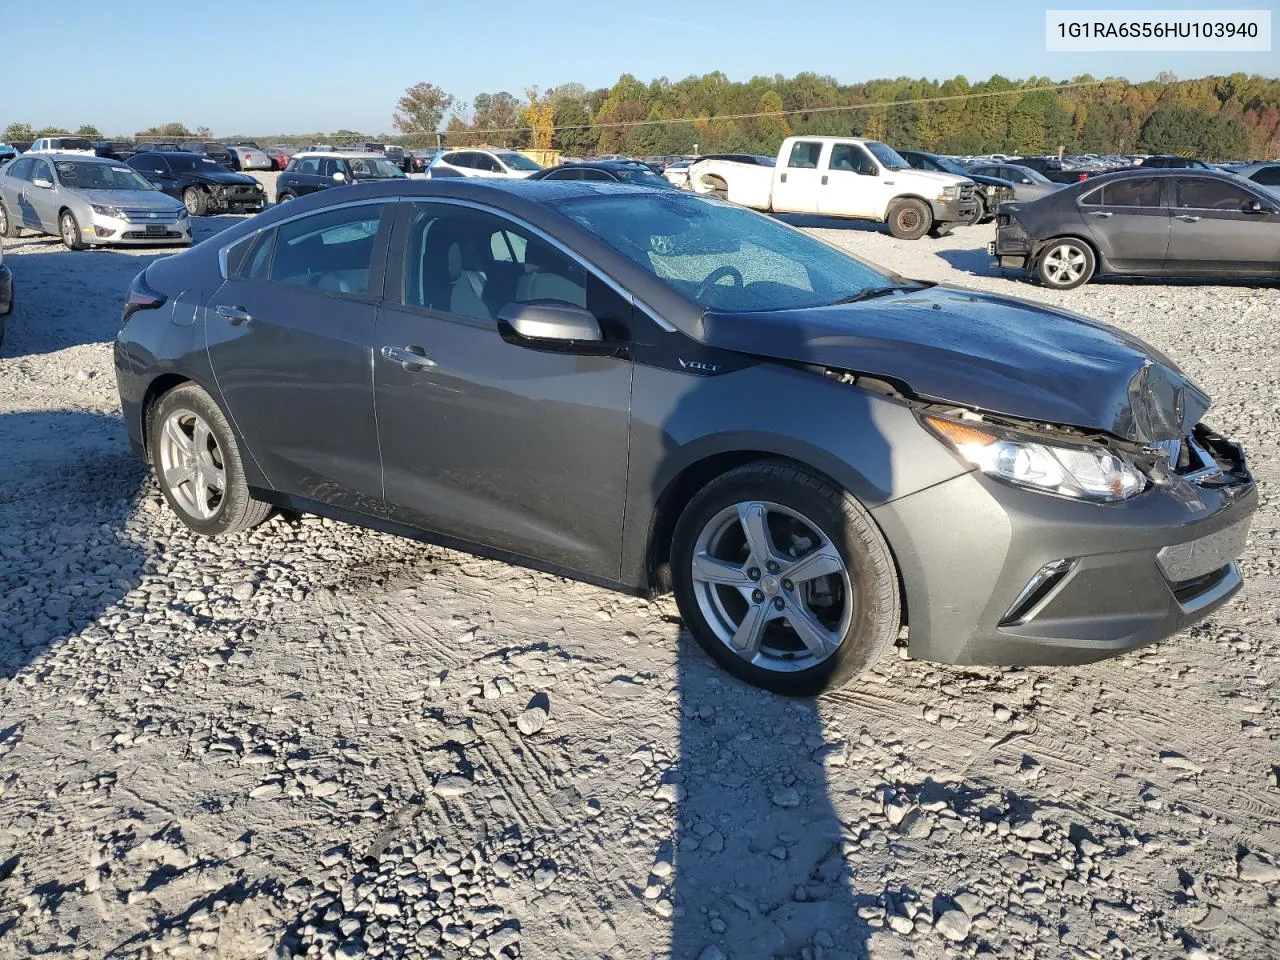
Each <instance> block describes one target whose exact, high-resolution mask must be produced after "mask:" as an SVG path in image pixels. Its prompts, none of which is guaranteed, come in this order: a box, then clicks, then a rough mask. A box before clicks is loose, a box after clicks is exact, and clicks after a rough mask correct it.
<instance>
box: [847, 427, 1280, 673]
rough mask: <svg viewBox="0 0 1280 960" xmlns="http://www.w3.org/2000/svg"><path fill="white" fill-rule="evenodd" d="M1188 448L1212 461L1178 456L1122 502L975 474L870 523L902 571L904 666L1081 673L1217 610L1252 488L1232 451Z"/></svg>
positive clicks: (1215, 442) (1199, 436)
mask: <svg viewBox="0 0 1280 960" xmlns="http://www.w3.org/2000/svg"><path fill="white" fill-rule="evenodd" d="M1187 446H1188V448H1191V447H1192V446H1194V447H1196V448H1198V449H1199V450H1201V451H1203V453H1204V455H1205V456H1206V457H1207V458H1208V460H1209V461H1210V462H1208V463H1205V462H1201V461H1200V460H1199V454H1195V458H1191V457H1187V458H1183V457H1181V456H1180V453H1176V452H1175V453H1173V454H1171V455H1170V457H1169V459H1168V467H1167V469H1164V470H1156V471H1154V472H1153V474H1152V483H1151V486H1150V487H1149V489H1148V490H1147V491H1145V492H1144V493H1142V494H1140V495H1138V496H1136V497H1134V498H1132V499H1130V500H1126V501H1122V502H1118V503H1107V504H1099V503H1090V502H1083V501H1078V500H1071V499H1067V498H1063V497H1057V496H1051V495H1046V494H1043V493H1038V492H1035V491H1031V490H1027V489H1024V488H1020V487H1015V486H1012V485H1009V484H1006V483H1002V482H1000V481H998V480H994V479H991V478H989V477H986V476H984V475H982V474H981V473H978V472H972V473H967V474H964V475H963V476H960V477H957V478H955V479H953V480H949V481H947V482H945V483H941V484H938V485H936V486H934V487H931V488H929V489H927V490H923V491H920V492H919V493H915V494H912V495H910V496H907V497H903V498H901V499H900V500H896V501H892V502H890V503H887V504H884V505H882V506H880V507H878V508H876V509H875V510H873V511H872V512H873V515H874V516H875V518H876V520H877V521H878V522H879V523H880V526H881V528H882V529H883V530H884V532H885V535H886V537H887V538H888V539H889V542H890V545H891V546H892V548H893V550H894V554H895V557H896V558H897V560H898V562H899V566H900V569H901V572H902V579H903V583H904V585H905V591H906V597H905V601H906V604H905V606H906V612H907V620H908V625H909V645H910V651H911V654H912V656H915V657H919V658H922V659H928V660H938V661H942V662H947V663H968V664H1008V665H1012V664H1072V663H1087V662H1090V661H1093V660H1099V659H1102V658H1105V657H1109V656H1113V655H1115V654H1118V653H1122V652H1124V651H1126V650H1129V649H1132V648H1135V647H1139V646H1142V645H1144V644H1148V643H1152V642H1155V641H1157V640H1161V639H1164V638H1165V637H1168V636H1170V635H1172V634H1174V633H1176V632H1178V631H1179V630H1182V629H1184V628H1186V627H1187V626H1189V625H1191V624H1193V623H1195V622H1196V621H1198V620H1200V619H1202V618H1204V617H1205V616H1207V615H1208V614H1209V613H1211V612H1212V611H1213V610H1215V609H1217V608H1218V607H1220V606H1221V605H1222V604H1224V603H1225V602H1226V601H1227V600H1228V599H1230V597H1231V596H1232V595H1234V594H1235V592H1236V591H1237V590H1239V588H1240V586H1241V583H1242V579H1241V575H1240V570H1239V567H1238V565H1237V563H1236V558H1237V557H1238V556H1239V554H1240V552H1241V551H1242V550H1243V547H1244V542H1245V538H1246V536H1247V534H1248V529H1249V522H1250V520H1251V518H1252V515H1253V513H1254V512H1255V510H1256V509H1257V503H1258V494H1257V489H1256V486H1255V484H1254V481H1253V478H1252V476H1251V475H1250V474H1249V470H1248V467H1247V465H1246V463H1245V461H1244V455H1243V452H1242V451H1241V450H1240V448H1239V446H1238V445H1236V444H1233V443H1230V442H1229V441H1226V440H1224V439H1223V438H1221V437H1219V436H1217V435H1216V434H1213V433H1212V432H1211V431H1208V430H1206V429H1205V428H1203V427H1200V428H1197V430H1196V432H1195V434H1194V435H1193V436H1192V437H1190V438H1188V441H1187ZM1192 453H1194V450H1192Z"/></svg>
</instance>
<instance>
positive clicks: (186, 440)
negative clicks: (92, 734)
mask: <svg viewBox="0 0 1280 960" xmlns="http://www.w3.org/2000/svg"><path fill="white" fill-rule="evenodd" d="M174 303H176V304H177V305H178V308H177V309H171V308H170V307H169V306H168V305H169V304H174ZM158 308H160V309H158ZM180 314H181V316H182V317H185V319H181V318H180V317H179V315H180ZM115 367H116V378H117V383H118V385H119V391H120V400H121V408H122V413H123V418H124V422H125V424H126V427H127V430H128V432H129V436H130V438H131V440H132V443H133V445H134V447H135V448H136V449H137V450H138V452H139V453H141V454H142V455H144V456H145V457H146V458H148V460H149V461H150V463H151V464H152V466H153V467H154V469H155V473H156V476H157V479H158V481H159V485H160V488H161V490H162V492H163V494H164V496H165V498H166V500H167V501H168V503H169V505H170V507H171V508H172V509H173V510H174V512H175V513H176V514H177V516H179V517H180V518H181V519H182V521H183V522H184V523H185V524H187V525H188V526H189V527H190V528H191V529H193V530H195V531H197V532H200V533H203V534H212V535H217V534H231V533H235V532H238V531H243V530H247V529H249V528H250V527H253V526H255V525H257V524H259V523H261V522H262V521H263V520H265V519H266V518H267V516H268V515H269V514H270V513H271V511H272V510H273V509H274V508H277V507H280V508H286V509H290V510H303V511H309V512H313V513H318V514H322V515H325V516H329V517H335V518H338V519H340V520H344V521H347V522H351V523H355V524H359V525H363V526H366V527H372V528H375V529H379V530H385V531H390V532H394V533H398V534H403V535H405V536H410V537H416V538H419V539H423V540H428V541H433V542H439V543H444V544H448V545H449V546H451V547H454V548H458V549H463V550H468V551H471V552H474V553H477V554H481V555H485V556H492V557H498V558H501V559H504V560H508V561H510V562H514V563H520V564H525V565H528V566H532V567H535V568H538V569H543V570H550V571H555V572H559V573H563V574H566V575H568V576H573V577H577V578H581V579H584V580H587V581H589V582H592V583H595V584H599V585H602V586H608V587H612V588H617V589H622V590H628V591H633V592H637V593H647V592H649V591H652V590H661V589H665V588H667V587H668V586H670V587H672V588H673V589H674V591H675V594H676V599H677V602H678V603H679V606H680V610H681V613H682V615H683V617H684V621H685V623H686V625H687V626H688V628H689V630H690V632H691V633H692V635H693V636H694V637H695V638H696V639H697V640H698V641H699V642H700V643H701V644H702V645H703V647H704V649H705V650H706V651H707V652H708V653H709V655H710V656H712V657H714V658H715V659H716V660H717V661H718V662H720V663H721V664H722V665H724V667H725V668H726V669H728V670H730V671H732V672H733V673H735V674H737V675H738V676H740V677H743V678H745V679H747V680H750V681H753V682H756V683H759V684H762V685H764V686H767V687H770V688H772V689H774V690H778V691H783V692H787V693H811V692H814V691H816V690H819V689H822V688H823V687H826V686H830V685H832V684H837V683H841V682H843V681H844V680H846V679H848V678H849V677H852V676H854V675H856V674H858V673H859V672H860V671H862V670H864V669H865V668H866V667H867V666H868V665H869V664H871V663H872V662H873V661H874V660H875V659H876V658H877V657H878V656H879V655H880V654H881V653H882V652H884V651H885V650H886V649H887V648H888V647H890V646H891V645H892V644H893V643H894V641H895V640H896V638H897V637H898V636H899V633H900V630H901V628H902V626H903V622H904V613H905V612H906V611H908V610H909V611H910V637H909V644H910V651H911V653H912V654H913V655H915V656H917V657H922V658H927V659H936V660H942V661H947V662H955V663H1009V664H1017V663H1023V664H1025V663H1075V662H1084V661H1090V660H1096V659H1100V658H1103V657H1106V656H1110V655H1113V654H1115V653H1118V652H1120V651H1122V650H1126V649H1129V648H1132V647H1135V646H1138V645H1140V644H1144V643H1149V642H1152V641H1155V640H1158V639H1160V638H1162V637H1166V636H1168V635H1169V634H1171V633H1173V632H1174V631H1177V630H1180V629H1182V628H1183V627H1185V626H1187V625H1188V624H1191V623H1194V622H1196V621H1197V620H1200V619H1201V618H1203V617H1205V616H1207V615H1208V614H1209V613H1210V612H1211V611H1213V610H1214V609H1216V608H1217V607H1219V606H1221V605H1222V604H1223V603H1225V602H1226V601H1227V599H1228V598H1229V597H1230V596H1232V595H1233V594H1234V593H1235V592H1236V591H1237V590H1238V589H1239V587H1240V585H1241V582H1242V581H1241V574H1240V570H1239V568H1238V566H1237V564H1236V563H1235V558H1236V557H1237V556H1238V555H1239V553H1240V551H1241V550H1242V548H1243V545H1244V542H1245V536H1246V533H1247V531H1248V526H1249V521H1250V518H1251V516H1252V514H1253V512H1254V510H1255V508H1256V506H1257V499H1258V495H1257V492H1256V489H1255V487H1254V483H1253V480H1252V478H1251V477H1250V474H1249V471H1248V469H1247V467H1246V465H1245V462H1244V455H1243V453H1242V451H1241V450H1240V448H1239V447H1238V446H1237V445H1235V444H1233V443H1231V442H1229V441H1228V440H1226V439H1224V438H1223V437H1221V436H1220V435H1218V434H1217V433H1215V432H1214V431H1213V430H1211V429H1210V428H1209V427H1208V426H1206V425H1205V424H1203V423H1201V422H1200V418H1201V417H1202V416H1203V414H1204V413H1205V411H1206V410H1207V409H1208V407H1209V398H1208V397H1207V396H1206V395H1205V394H1204V393H1202V392H1201V391H1200V390H1199V389H1198V388H1197V387H1196V386H1195V384H1194V383H1192V382H1191V381H1189V380H1188V379H1187V378H1186V376H1185V375H1183V374H1182V373H1181V372H1180V371H1179V370H1178V368H1177V367H1176V366H1175V365H1174V364H1173V363H1172V362H1171V361H1170V360H1169V359H1168V358H1167V357H1164V356H1162V355H1161V354H1160V353H1158V352H1157V351H1155V350H1153V349H1152V348H1150V347H1148V346H1146V345H1145V344H1143V343H1142V342H1141V341H1139V340H1137V339H1135V338H1133V337H1130V336H1127V335H1125V334H1123V333H1121V332H1120V331H1118V330H1116V329H1114V328H1112V327H1109V326H1106V325H1104V324H1100V323H1095V322H1093V321H1091V320H1087V319H1085V318H1082V317H1077V316H1072V315H1069V314H1066V313H1063V312H1061V311H1057V310H1046V309H1043V308H1041V307H1038V306H1036V305H1033V304H1030V303H1027V302H1024V301H1020V300H1015V299H1012V298H1007V297H1000V296H996V295H992V294H986V293H979V292H977V291H972V290H952V289H948V288H945V287H940V286H935V285H931V284H927V283H921V282H918V281H911V280H906V279H904V278H902V277H899V276H896V275H894V274H892V273H890V272H888V271H884V270H881V269H879V268H878V267H874V266H872V265H871V264H868V263H866V262H864V261H861V260H858V259H855V258H854V257H852V256H850V255H849V254H847V253H845V252H843V251H840V250H838V249H836V248H834V247H831V246H828V245H827V244H825V243H822V242H820V241H819V240H817V239H815V238H813V237H810V236H808V235H807V234H805V233H803V232H801V231H798V230H795V229H793V228H791V227H788V226H786V225H785V224H782V223H779V222H778V221H776V220H772V219H770V218H767V217H764V216H761V215H759V214H757V213H754V212H751V211H748V210H744V209H742V208H739V207H733V206H729V205H727V204H723V203H719V202H716V201H714V200H710V199H706V198H702V197H697V196H693V195H691V194H688V193H685V192H682V191H676V190H670V189H666V188H653V189H650V188H641V187H630V186H627V185H622V184H619V185H616V186H611V187H610V188H609V189H601V187H600V185H599V184H593V183H556V182H550V183H548V182H543V181H520V180H513V181H493V180H488V181H477V180H473V179H468V178H463V177H458V178H453V179H449V180H441V181H431V180H414V181H409V180H405V179H399V180H394V181H385V182H382V183H378V184H361V185H356V186H353V187H348V188H345V189H343V190H340V191H329V192H327V193H324V194H319V195H314V196H310V197H303V198H301V199H299V200H295V201H294V202H292V203H290V204H288V205H286V206H283V207H279V208H276V209H274V210H271V211H268V212H267V213H265V214H263V215H262V216H261V217H258V218H255V219H254V220H251V221H246V222H244V223H240V224H236V225H234V226H232V227H230V228H229V229H228V230H226V231H225V232H224V233H222V234H220V235H219V237H218V238H217V240H216V241H213V242H206V243H203V244H201V245H200V246H198V247H195V248H193V249H192V250H190V251H188V252H185V253H182V254H179V255H178V256H175V257H167V258H163V259H160V260H157V261H155V262H153V263H151V264H150V265H149V266H148V267H147V268H146V269H145V270H144V271H143V272H142V273H140V274H139V275H138V276H137V277H136V278H135V279H134V282H133V285H132V287H131V289H130V291H129V293H128V297H127V300H126V305H125V308H124V316H123V323H122V326H121V329H120V332H119V334H118V336H117V339H116V345H115ZM227 549H228V550H234V549H235V546H234V544H233V545H232V546H229V547H228V548H227Z"/></svg>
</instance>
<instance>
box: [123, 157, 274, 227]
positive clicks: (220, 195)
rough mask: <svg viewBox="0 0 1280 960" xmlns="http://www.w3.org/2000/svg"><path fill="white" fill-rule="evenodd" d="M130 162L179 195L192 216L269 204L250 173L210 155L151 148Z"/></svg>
mask: <svg viewBox="0 0 1280 960" xmlns="http://www.w3.org/2000/svg"><path fill="white" fill-rule="evenodd" d="M127 162H128V164H129V166H131V167H133V169H135V170H137V171H138V172H139V173H140V174H142V175H143V176H144V177H146V178H147V179H148V180H150V181H151V182H152V183H153V184H155V185H156V186H157V187H159V188H160V189H161V190H163V191H164V192H165V193H167V194H169V196H171V197H177V198H178V199H179V200H181V201H182V202H183V203H184V204H185V205H186V207H187V212H188V213H190V214H191V216H193V217H203V216H204V215H205V214H209V213H222V212H225V211H232V210H243V211H246V212H248V213H257V212H258V211H260V210H261V209H262V208H263V207H265V206H266V205H267V195H266V193H265V192H264V191H263V189H262V185H261V184H259V183H258V181H257V180H255V179H253V177H251V176H249V175H248V174H247V173H233V172H232V171H230V170H228V169H227V168H226V167H224V166H223V165H222V164H220V163H217V162H216V161H214V160H210V159H209V158H208V157H202V156H199V155H198V154H194V153H189V152H187V151H175V152H162V151H158V150H148V151H147V152H145V153H135V154H134V155H133V156H132V157H130V158H129V159H128V161H127Z"/></svg>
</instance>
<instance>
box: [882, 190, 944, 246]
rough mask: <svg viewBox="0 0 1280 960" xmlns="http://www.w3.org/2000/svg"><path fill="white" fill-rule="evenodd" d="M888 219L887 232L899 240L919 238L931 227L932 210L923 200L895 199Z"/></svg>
mask: <svg viewBox="0 0 1280 960" xmlns="http://www.w3.org/2000/svg"><path fill="white" fill-rule="evenodd" d="M888 220H889V232H890V233H891V234H893V235H894V236H895V237H897V238H898V239H899V240H919V239H920V238H921V237H923V236H924V235H925V234H926V233H928V232H929V230H930V229H932V227H933V211H931V210H930V209H929V206H928V204H926V203H925V202H924V201H923V200H915V199H912V198H907V199H906V200H895V201H894V202H893V203H892V204H891V205H890V207H889V217H888Z"/></svg>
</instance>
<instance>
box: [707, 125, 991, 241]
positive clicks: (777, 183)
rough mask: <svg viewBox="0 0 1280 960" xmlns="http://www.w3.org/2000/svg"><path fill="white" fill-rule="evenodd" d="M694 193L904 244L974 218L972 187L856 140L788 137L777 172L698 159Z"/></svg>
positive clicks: (874, 143)
mask: <svg viewBox="0 0 1280 960" xmlns="http://www.w3.org/2000/svg"><path fill="white" fill-rule="evenodd" d="M689 184H690V188H691V189H692V190H693V191H694V192H696V193H703V194H713V195H715V196H719V197H721V198H723V199H726V200H729V201H730V202H732V203H739V204H742V205H743V206H747V207H753V208H754V209H756V210H765V211H769V212H772V213H808V214H816V215H819V216H828V217H848V218H851V219H858V220H875V221H877V222H880V223H887V224H888V225H889V231H890V232H891V233H892V234H893V235H894V236H895V237H899V238H900V239H904V240H915V239H917V238H919V237H922V236H924V235H925V234H926V233H931V232H932V233H934V234H935V235H938V234H941V233H945V232H946V231H947V230H949V229H950V228H951V227H952V226H954V225H955V224H957V223H968V222H970V220H972V219H973V217H974V216H975V215H976V214H977V194H976V187H975V184H974V183H973V181H972V180H969V179H966V178H965V177H960V176H956V175H955V174H950V173H937V172H934V171H930V170H914V169H912V168H911V166H910V165H909V164H908V163H907V161H906V160H904V159H903V158H902V157H901V156H899V155H898V153H897V152H896V151H895V150H894V149H893V148H892V147H890V146H889V145H888V144H885V143H881V142H880V141H879V140H863V139H861V138H858V137H787V139H785V140H784V141H782V148H781V149H780V150H779V151H778V159H777V161H776V164H775V166H773V167H763V166H756V165H753V164H745V163H735V162H732V161H728V160H701V161H699V162H697V163H695V164H694V165H693V166H692V167H690V168H689Z"/></svg>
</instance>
